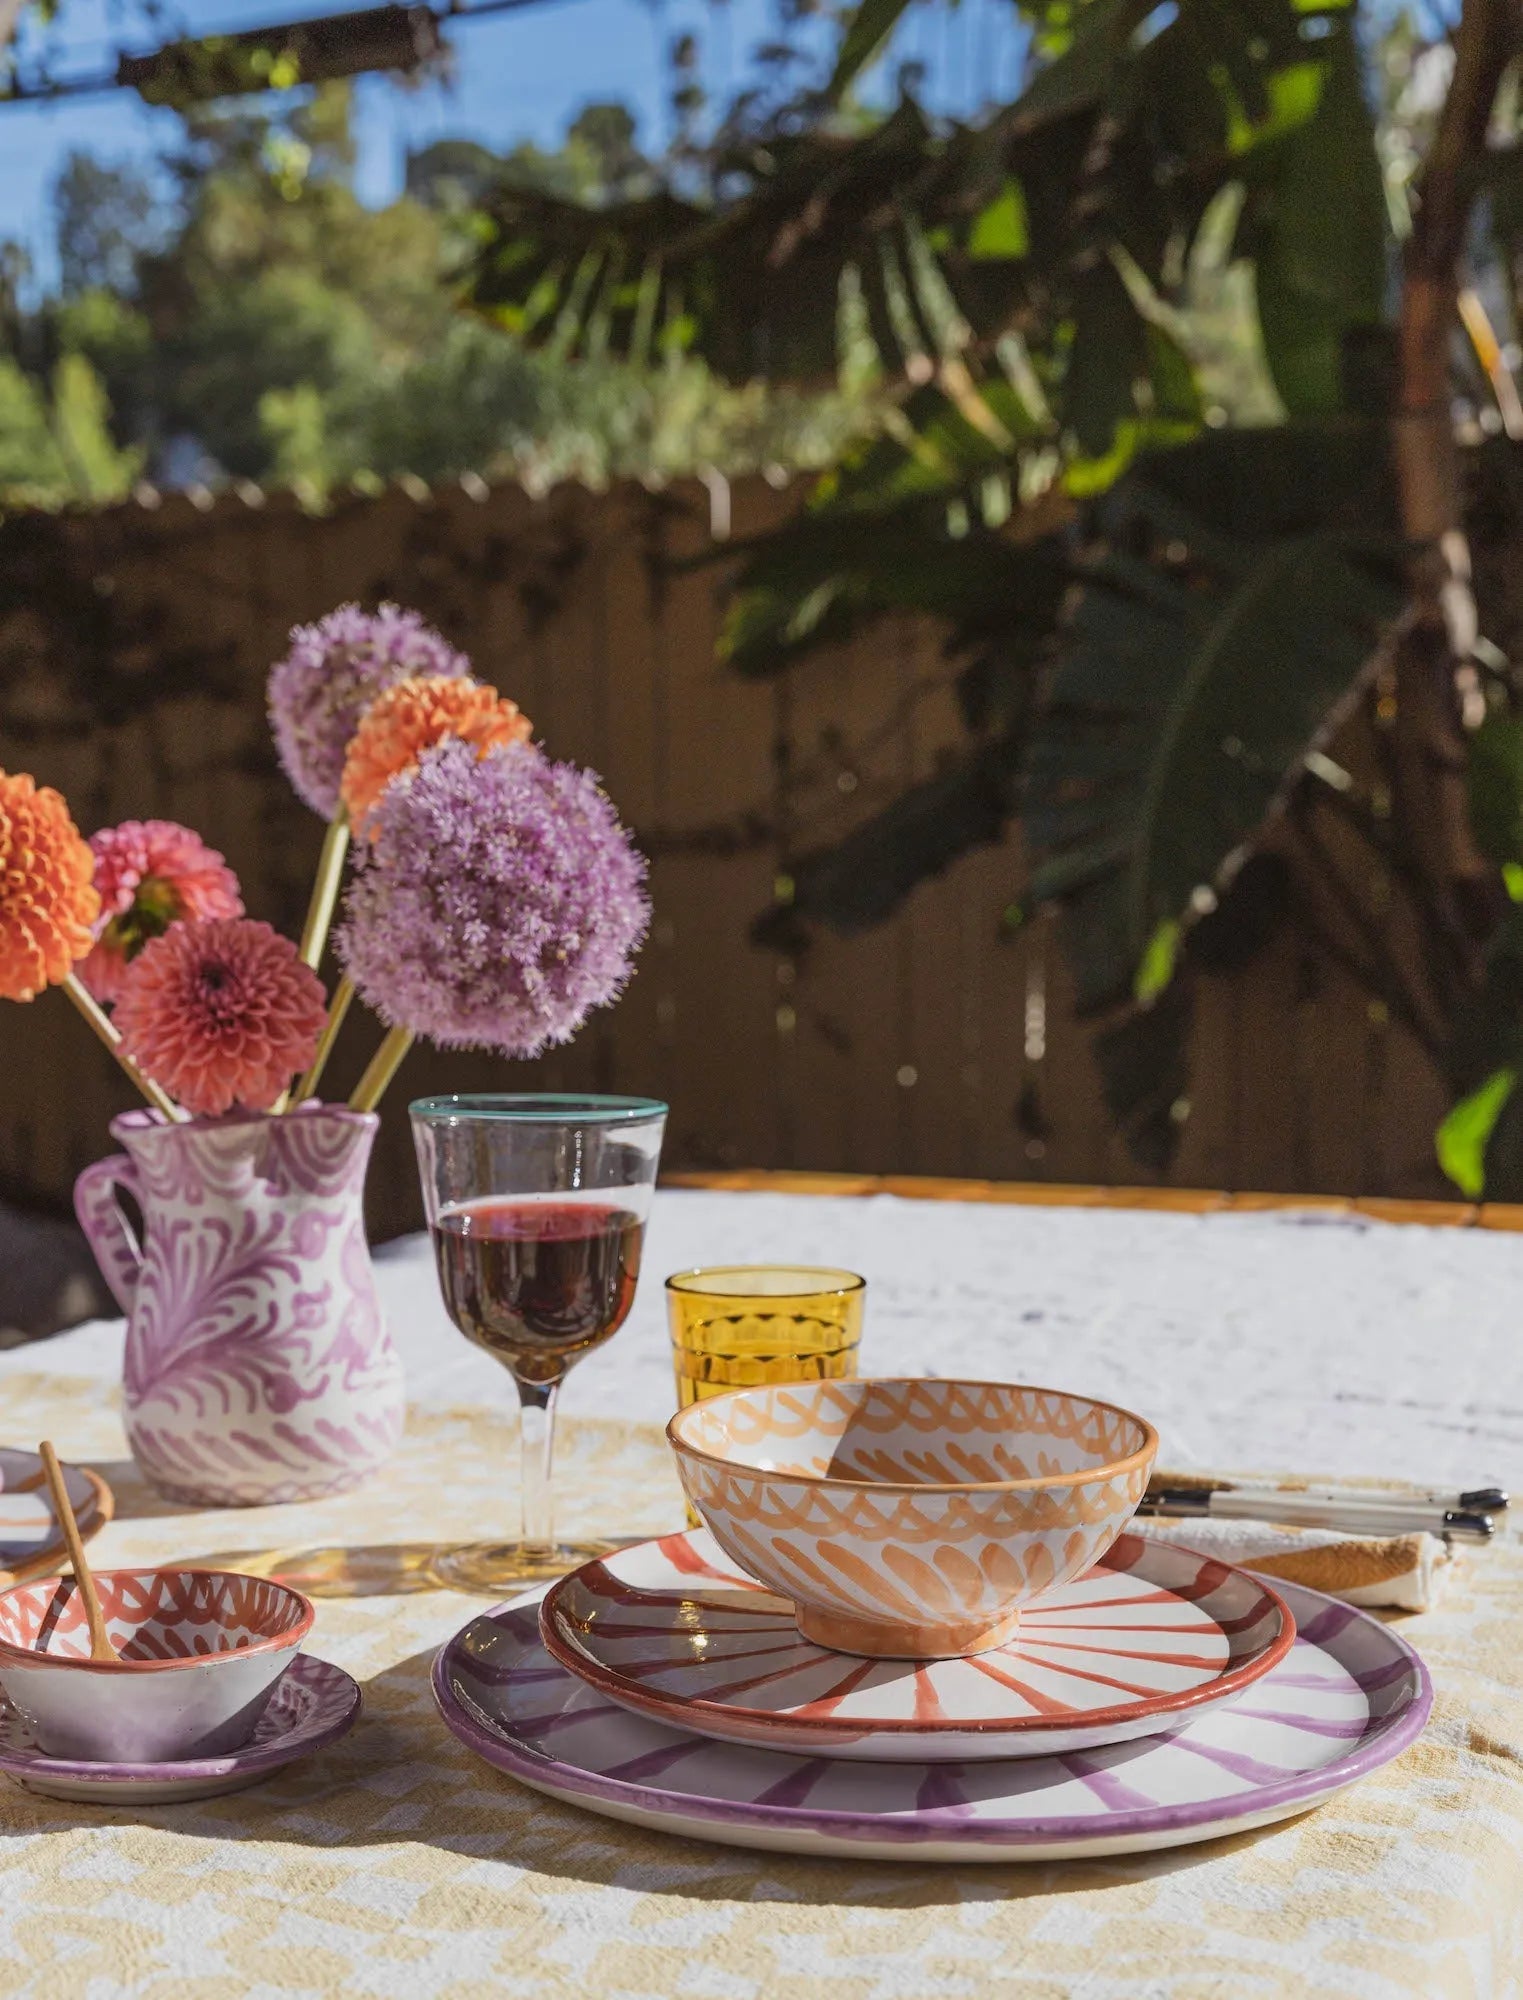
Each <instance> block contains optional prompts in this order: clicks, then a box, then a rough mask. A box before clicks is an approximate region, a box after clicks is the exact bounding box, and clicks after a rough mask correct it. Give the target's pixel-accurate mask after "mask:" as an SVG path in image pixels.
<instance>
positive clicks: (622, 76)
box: [0, 0, 1018, 284]
mask: <svg viewBox="0 0 1523 2000" xmlns="http://www.w3.org/2000/svg"><path fill="white" fill-rule="evenodd" d="M355 4H360V0H333V6H332V7H331V8H329V7H326V6H323V5H321V4H317V3H316V0H167V4H166V5H165V6H164V7H163V9H162V11H161V19H160V26H159V28H158V29H157V31H155V30H154V29H152V28H149V27H147V26H145V24H144V21H143V17H142V15H141V13H139V12H137V11H136V10H135V9H132V8H128V9H124V8H123V6H122V5H121V4H120V0H62V6H61V9H60V17H59V22H58V25H57V27H56V28H55V29H54V30H53V31H51V33H50V35H49V38H48V45H49V47H50V50H51V51H52V52H53V53H52V57H51V60H52V65H53V68H54V70H55V72H57V73H60V74H63V73H68V74H74V75H79V74H98V73H101V72H103V71H108V70H109V69H110V68H111V67H112V65H113V61H114V51H115V49H116V48H117V47H118V46H120V47H128V48H134V49H141V48H151V47H154V46H155V45H156V44H157V43H158V42H160V41H165V40H169V39H172V38H173V37H174V36H175V35H176V34H177V33H190V34H207V33H211V32H214V31H216V30H219V29H227V28H235V27H243V26H253V25H257V24H260V23H264V22H270V21H281V20H288V19H291V18H294V17H295V16H298V15H301V14H309V13H319V12H328V11H338V10H339V8H340V7H341V6H343V5H355ZM1013 18H1014V9H1013V8H1012V7H1011V5H1010V0H963V4H962V5H961V6H960V7H958V8H957V9H956V10H953V9H951V8H949V7H948V6H946V5H945V4H926V0H920V4H918V5H916V6H915V8H914V9H913V10H912V13H911V16H910V17H909V18H908V19H907V21H906V23H905V25H904V27H903V28H902V29H901V32H900V34H899V36H898V37H896V41H895V47H894V50H893V54H892V57H891V59H890V60H889V61H888V62H885V63H882V64H880V65H879V79H880V88H882V87H886V80H887V78H888V76H889V74H890V73H891V70H892V69H893V68H894V67H895V66H896V65H897V63H898V62H900V61H903V60H906V59H912V60H917V61H921V62H924V63H925V64H926V66H927V69H928V72H929V75H930V79H931V88H930V95H931V96H932V98H933V100H934V101H935V102H937V103H938V104H939V105H941V106H943V107H946V108H953V109H962V108H965V107H967V106H970V105H974V104H977V103H979V102H982V101H983V100H984V98H985V97H986V96H987V95H990V94H992V93H993V92H995V91H1000V92H1002V91H1004V90H1006V89H1009V88H1012V87H1013V84H1014V81H1015V65H1016V62H1017V59H1018V50H1017V45H1016V38H1015V35H1014V34H1013V32H1012V22H1013ZM684 30H690V31H692V32H693V33H695V34H696V35H697V36H698V38H699V42H700V47H701V48H702V51H703V81H704V83H705V85H706V87H707V88H708V89H709V91H710V93H711V95H712V96H715V97H724V96H726V95H728V94H729V93H730V92H731V91H733V90H734V89H735V88H737V87H739V86H740V84H741V83H742V82H743V80H744V77H745V75H746V72H747V69H748V62H749V56H750V52H751V51H752V50H753V49H755V48H756V47H757V46H758V45H759V44H760V43H762V42H765V41H767V40H770V39H772V38H773V37H774V36H775V35H776V33H777V27H776V12H775V0H543V4H541V5H533V6H527V7H525V8H524V9H523V10H522V11H520V12H515V13H505V14H499V15H496V16H493V17H489V18H486V19H483V20H481V21H478V22H474V23H464V22H458V21H457V22H453V23H451V24H450V27H449V30H448V33H449V38H450V39H451V41H452V42H453V44H454V46H455V50H456V66H455V68H456V73H455V76H454V79H453V81H452V82H448V83H432V84H427V85H424V86H423V87H421V88H417V89H407V88H399V87H397V86H396V85H395V84H393V83H391V82H389V81H387V80H386V79H383V78H371V79H366V80H364V81H363V82H362V83H361V84H360V85H359V88H358V91H357V102H356V114H357V115H356V124H357V132H358V137H359V141H360V168H359V172H360V188H361V192H362V194H363V195H364V197H365V199H366V200H368V201H372V202H377V203H379V202H384V201H387V200H389V199H390V198H391V197H392V196H393V195H394V194H395V192H396V190H397V188H398V186H399V184H400V179H401V171H402V163H403V160H404V159H405V156H406V153H407V151H408V150H409V149H410V148H412V149H415V148H417V147H419V146H423V145H426V144H428V142H429V141H430V140H432V139H436V138H441V137H444V136H445V135H450V136H457V135H458V136H465V137H469V138H474V139H479V140H481V141H482V142H483V143H484V144H487V145H490V146H493V147H497V148H502V147H506V146H509V145H512V144H513V143H514V142H515V141H517V140H519V139H533V140H535V141H537V142H538V143H539V144H541V145H554V144H555V143H557V142H558V140H559V139H560V136H561V134H562V133H563V132H564V130H565V128H566V126H567V124H568V123H569V122H570V120H571V119H572V118H573V117H574V116H575V115H576V113H577V111H578V110H579V109H580V107H581V106H582V105H584V104H586V103H588V102H589V101H593V100H599V99H607V98H620V99H622V100H623V101H624V102H625V103H627V104H628V105H629V106H630V108H631V110H632V111H634V112H635V114H636V115H637V117H638V118H639V120H640V126H641V137H642V140H643V142H644V143H645V144H646V145H648V146H656V147H659V145H660V144H661V143H662V141H663V140H664V138H665V136H666V117H667V113H666V109H665V100H666V96H667V92H668V88H669V84H668V74H667V69H666V64H665V51H666V49H667V48H668V46H669V45H670V42H671V40H672V38H673V37H674V36H675V35H677V34H679V33H681V32H683V31H684ZM33 46H34V47H35V46H36V44H35V43H34V44H33ZM178 123H179V121H178V120H177V119H176V118H175V116H174V114H173V113H172V112H166V111H154V110H150V109H149V107H148V106H146V105H144V104H142V103H141V102H140V101H139V100H138V99H137V98H136V97H135V96H134V95H133V94H132V93H131V92H127V91H117V92H114V93H111V94H109V95H101V96H89V97H79V98H73V99H65V100H62V101H57V102H54V103H43V104H13V105H3V106H0V238H4V237H11V238H16V239H19V240H20V241H22V242H23V243H25V244H26V246H27V247H28V249H29V250H30V251H31V253H32V256H33V258H34V261H35V264H36V268H37V272H38V276H39V278H40V279H41V281H42V282H43V283H44V284H47V283H49V282H51V279H52V276H53V271H54V259H53V249H52V216H51V204H50V189H51V187H52V184H53V181H54V179H55V178H56V176H57V173H58V170H59V168H60V167H61V165H62V164H63V161H64V160H65V158H66V157H67V156H68V154H69V153H70V152H71V151H72V150H74V149H75V148H84V149H86V150H88V151H90V152H93V153H95V154H97V155H99V156H101V157H104V158H108V159H138V160H142V159H145V158H148V157H151V156H152V154H153V153H154V152H156V151H157V150H159V149H161V148H163V147H166V146H168V145H171V144H172V143H173V141H174V138H175V135H176V132H177V130H178Z"/></svg>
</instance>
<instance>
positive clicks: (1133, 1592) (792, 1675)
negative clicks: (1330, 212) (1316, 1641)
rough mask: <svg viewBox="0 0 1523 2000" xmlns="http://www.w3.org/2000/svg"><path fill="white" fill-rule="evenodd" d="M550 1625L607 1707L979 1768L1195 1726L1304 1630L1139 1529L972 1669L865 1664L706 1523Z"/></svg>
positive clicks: (628, 1556) (635, 1552) (562, 1658)
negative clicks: (806, 1629)
mask: <svg viewBox="0 0 1523 2000" xmlns="http://www.w3.org/2000/svg"><path fill="white" fill-rule="evenodd" d="M540 1633H541V1636H542V1637H543V1639H544V1642H545V1647H546V1650H547V1651H548V1652H549V1653H550V1655H551V1657H552V1658H553V1659H554V1660H556V1662H557V1663H558V1664H559V1665H561V1666H563V1667H565V1668H567V1669H568V1670H569V1671H570V1672H571V1673H573V1674H575V1675H576V1676H577V1678H578V1679H579V1680H584V1681H586V1682H588V1683H589V1685H590V1686H592V1687H594V1688H596V1689H597V1690H598V1692H599V1693H600V1694H603V1695H606V1696H607V1698H608V1700H610V1701H613V1702H617V1703H618V1704H619V1705H620V1706H621V1707H623V1708H627V1709H630V1710H632V1711H633V1712H634V1713H635V1714H637V1715H644V1716H648V1717H649V1718H650V1719H651V1720H652V1721H656V1722H666V1723H670V1724H671V1725H672V1727H673V1728H676V1729H688V1730H691V1731H692V1732H693V1733H694V1734H695V1735H698V1736H713V1737H717V1738H719V1739H720V1740H721V1741H724V1742H730V1743H748V1744H754V1745H755V1746H757V1747H758V1748H760V1749H764V1750H789V1751H797V1752H799V1753H801V1754H803V1755H806V1756H824V1757H854V1758H865V1759H868V1760H870V1761H872V1762H884V1761H891V1762H899V1761H903V1762H908V1763H914V1762H930V1763H948V1762H953V1763H966V1762H969V1761H975V1762H977V1761H983V1760H985V1759H988V1758H996V1757H1040V1756H1048V1755H1054V1754H1057V1753H1061V1752H1064V1751H1070V1750H1093V1749H1097V1748H1098V1747H1099V1746H1100V1745H1102V1744H1106V1743H1125V1742H1130V1741H1131V1740H1132V1739H1133V1738H1134V1737H1138V1736H1154V1735H1157V1734H1158V1733H1159V1732H1160V1731H1163V1730H1167V1729H1172V1728H1178V1727H1180V1726H1181V1725H1182V1724H1183V1723H1185V1722H1187V1721H1191V1720H1194V1719H1196V1718H1198V1717H1200V1716H1202V1715H1204V1714H1205V1713H1206V1712H1207V1711H1208V1710H1210V1709H1212V1708H1216V1707H1218V1706H1220V1704H1221V1703H1223V1702H1227V1701H1233V1700H1235V1699H1236V1698H1237V1697H1238V1696H1239V1695H1240V1694H1242V1693H1243V1691H1244V1689H1245V1688H1248V1687H1251V1686H1252V1684H1253V1683H1254V1682H1255V1681H1256V1680H1259V1679H1260V1678H1261V1677H1262V1676H1263V1675H1265V1674H1267V1673H1269V1672H1270V1671H1271V1670H1272V1669H1273V1668H1274V1667H1275V1666H1277V1665H1278V1663H1279V1662H1280V1661H1281V1660H1282V1659H1283V1658H1284V1657H1285V1655H1286V1653H1288V1652H1289V1650H1290V1646H1291V1641H1292V1640H1293V1638H1294V1636H1295V1625H1294V1623H1293V1621H1292V1619H1291V1615H1290V1612H1289V1611H1288V1610H1287V1609H1286V1606H1285V1602H1284V1600H1283V1599H1282V1598H1281V1597H1280V1596H1278V1595H1277V1593H1276V1592H1275V1591H1273V1590H1271V1589H1270V1587H1269V1585H1268V1584H1267V1583H1265V1582H1263V1581H1262V1580H1261V1579H1260V1578H1258V1577H1255V1576H1250V1575H1249V1574H1248V1573H1247V1571H1245V1570H1240V1569H1233V1568H1231V1567H1230V1566H1229V1565H1228V1564H1226V1563H1223V1562H1217V1561H1214V1560H1213V1559H1212V1558H1211V1557H1209V1556H1202V1555H1196V1554H1193V1553H1192V1552H1191V1551H1189V1550H1188V1549H1177V1548H1172V1547H1170V1546H1168V1545H1166V1544H1165V1543H1162V1542H1150V1541H1146V1540H1144V1539H1143V1537H1142V1536H1141V1535H1123V1536H1121V1537H1120V1539H1119V1540H1118V1541H1117V1542H1116V1543H1115V1544H1114V1545H1113V1546H1112V1547H1111V1549H1110V1550H1109V1551H1108V1552H1107V1554H1106V1555H1105V1557H1104V1559H1103V1561H1101V1562H1099V1563H1097V1564H1096V1565H1095V1566H1094V1568H1093V1569H1090V1570H1088V1571H1087V1572H1086V1573H1085V1574H1084V1575H1083V1576H1081V1577H1076V1578H1075V1579H1074V1580H1073V1582H1071V1583H1067V1584H1064V1585H1063V1586H1062V1588H1061V1589H1059V1590H1051V1591H1048V1592H1046V1593H1045V1594H1044V1595H1043V1596H1041V1597H1039V1598H1037V1599H1036V1600H1035V1601H1034V1602H1033V1603H1031V1604H1029V1605H1028V1606H1026V1608H1025V1609H1024V1610H1023V1611H1022V1613H1021V1622H1020V1628H1019V1630H1018V1631H1017V1632H1016V1634H1015V1636H1014V1637H1013V1638H1011V1639H1010V1640H1009V1641H1008V1642H1007V1643H1006V1644H1005V1645H1003V1646H998V1647H995V1648H994V1649H993V1650H992V1651H991V1652H987V1653H979V1654H976V1655H974V1656H973V1657H972V1658H970V1659H955V1660H924V1661H915V1660H863V1659H857V1658H853V1657H851V1656H849V1655H845V1654H841V1653H833V1652H830V1651H829V1650H827V1649H826V1648H825V1647H823V1646H816V1645H814V1644H812V1643H811V1641H809V1640H808V1639H805V1638H803V1637H802V1636H801V1635H800V1633H799V1630H798V1627H797V1626H796V1625H795V1624H794V1620H793V1606H792V1605H791V1604H790V1603H789V1602H788V1600H787V1599H786V1598H782V1597H777V1596H775V1595H774V1594H773V1593H772V1592H771V1591H769V1590H766V1589H764V1588H763V1586H762V1585H761V1584H759V1583H757V1582H755V1581H754V1580H753V1579H752V1578H751V1577H749V1576H747V1575H746V1573H745V1572H744V1571H743V1570H742V1569H740V1568H739V1567H738V1566H737V1565H736V1564H735V1563H733V1562H732V1561H731V1560H730V1558H729V1557H728V1556H727V1555H725V1553H724V1551H723V1550H722V1549H721V1548H720V1547H719V1546H718V1544H717V1543H716V1542H715V1540H714V1538H713V1537H712V1535H710V1534H709V1533H708V1532H707V1531H706V1530H703V1529H697V1530H690V1531H689V1532H688V1533H686V1534H676V1535H663V1536H662V1537H661V1538H660V1540H659V1541H651V1542H643V1543H640V1544H638V1545H637V1546H636V1547H634V1548H628V1549H621V1550H620V1551H619V1552H618V1553H617V1554H616V1555H610V1556H606V1557H604V1558H602V1559H601V1560H599V1561H596V1562H590V1563H584V1564H583V1566H582V1567H581V1568H580V1569H579V1570H576V1571H574V1572H573V1573H572V1574H571V1575H570V1576H567V1577H562V1579H561V1580H560V1582H559V1583H556V1584H554V1585H552V1587H551V1589H550V1592H549V1594H548V1595H547V1597H546V1598H545V1600H544V1604H543V1606H542V1608H541V1611H540Z"/></svg>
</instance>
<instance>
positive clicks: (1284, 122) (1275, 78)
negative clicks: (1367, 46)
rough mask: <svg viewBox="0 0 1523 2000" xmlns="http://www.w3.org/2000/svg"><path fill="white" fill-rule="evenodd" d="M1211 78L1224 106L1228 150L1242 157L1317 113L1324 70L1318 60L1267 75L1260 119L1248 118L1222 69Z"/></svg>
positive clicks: (1283, 134) (1303, 123)
mask: <svg viewBox="0 0 1523 2000" xmlns="http://www.w3.org/2000/svg"><path fill="white" fill-rule="evenodd" d="M1212 81H1213V83H1215V84H1216V86H1217V88H1218V89H1219V90H1220V91H1221V93H1222V97H1223V100H1224V102H1225V104H1226V106H1227V151H1228V152H1229V153H1231V154H1232V155H1233V157H1234V158H1241V156H1242V155H1243V154H1244V153H1251V152H1252V151H1253V149H1254V147H1255V146H1263V145H1267V144H1268V143H1269V142H1270V141H1271V140H1272V139H1283V138H1284V137H1285V135H1286V133H1288V132H1294V131H1295V130H1296V129H1297V127H1298V126H1301V125H1305V124H1307V123H1309V122H1310V120H1311V119H1312V118H1314V117H1315V116H1316V114H1317V109H1318V106H1319V105H1320V104H1321V102H1322V89H1323V85H1324V84H1325V82H1326V81H1327V70H1326V67H1325V65H1324V64H1322V63H1320V62H1304V63H1292V64H1291V65H1290V67H1289V68H1288V69H1282V70H1277V71H1276V72H1275V73H1274V75H1272V76H1271V77H1269V78H1268V79H1267V84H1266V88H1267V90H1268V96H1269V107H1268V110H1267V112H1266V113H1265V115H1264V116H1263V117H1262V118H1259V119H1253V118H1250V117H1249V116H1248V114H1247V113H1246V111H1245V110H1244V109H1243V106H1242V103H1241V102H1240V100H1239V98H1238V95H1237V92H1236V91H1235V90H1234V89H1233V87H1232V79H1231V78H1230V77H1229V76H1228V75H1227V73H1226V72H1225V70H1217V71H1216V72H1215V73H1214V75H1213V77H1212Z"/></svg>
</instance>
